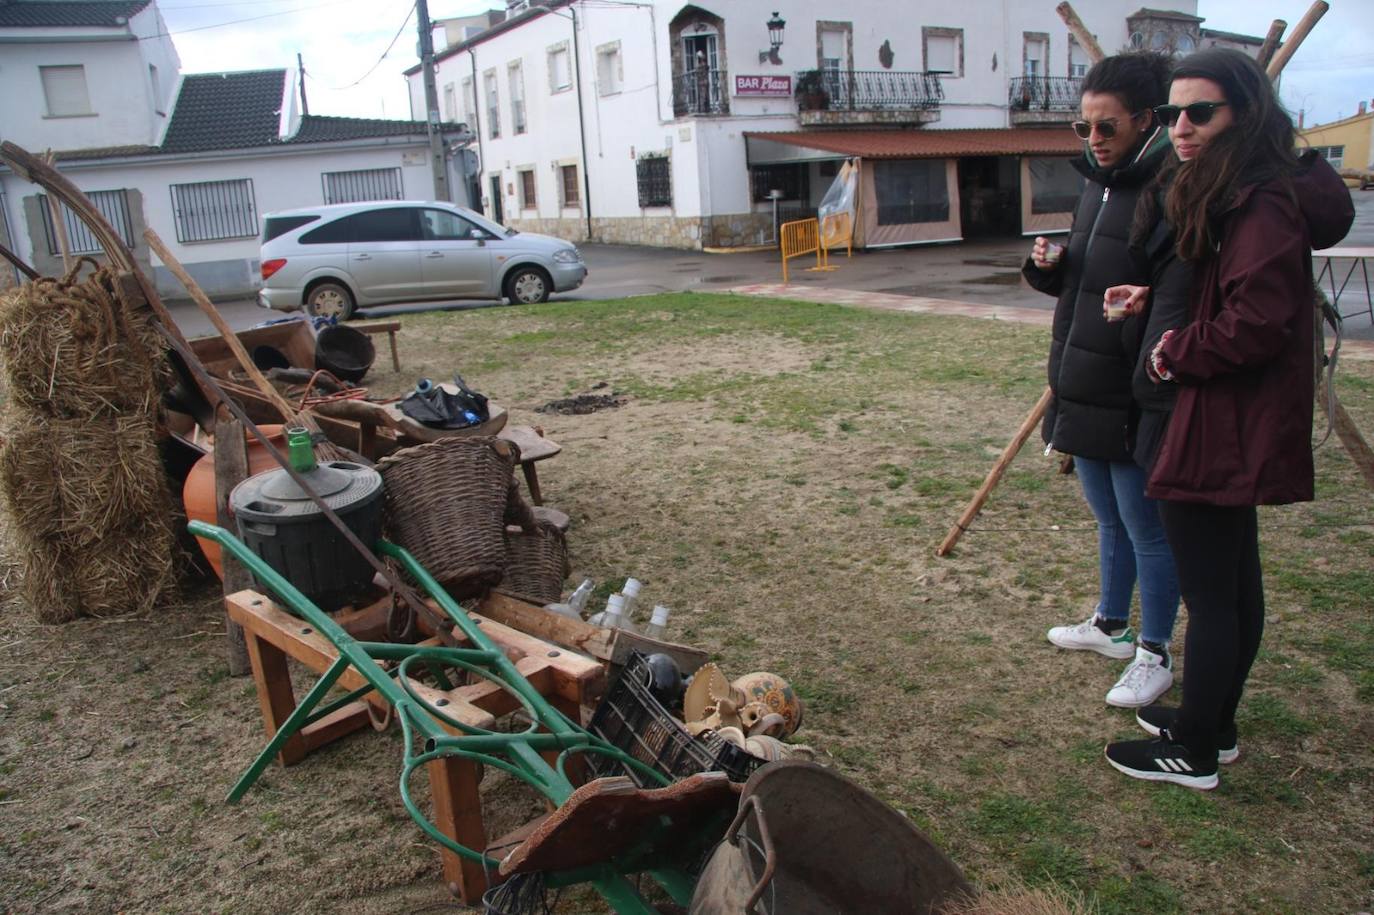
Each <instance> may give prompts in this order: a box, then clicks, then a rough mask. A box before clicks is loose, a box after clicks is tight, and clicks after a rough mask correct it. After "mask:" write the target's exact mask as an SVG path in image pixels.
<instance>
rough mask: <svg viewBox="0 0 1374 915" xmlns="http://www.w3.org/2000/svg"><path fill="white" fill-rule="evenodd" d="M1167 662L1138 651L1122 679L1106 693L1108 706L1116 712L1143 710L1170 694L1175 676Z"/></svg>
mask: <svg viewBox="0 0 1374 915" xmlns="http://www.w3.org/2000/svg"><path fill="white" fill-rule="evenodd" d="M1164 662H1165V659H1164V657H1163V656H1162V655H1157V654H1155V653H1154V652H1153V651H1150V650H1149V649H1148V648H1137V649H1136V650H1135V660H1134V661H1132V662H1131V663H1130V666H1128V667H1127V668H1126V672H1125V673H1123V674H1122V675H1121V679H1120V680H1117V681H1116V686H1113V687H1112V688H1111V689H1110V690H1108V691H1107V704H1108V705H1115V706H1116V707H1117V708H1141V707H1143V706H1146V705H1152V704H1154V701H1155V700H1156V699H1158V698H1159V697H1160V696H1162V695H1164V694H1165V693H1167V692H1168V691H1169V687H1171V686H1173V685H1174V672H1173V671H1172V670H1170V669H1169V668H1167V667H1165V666H1164Z"/></svg>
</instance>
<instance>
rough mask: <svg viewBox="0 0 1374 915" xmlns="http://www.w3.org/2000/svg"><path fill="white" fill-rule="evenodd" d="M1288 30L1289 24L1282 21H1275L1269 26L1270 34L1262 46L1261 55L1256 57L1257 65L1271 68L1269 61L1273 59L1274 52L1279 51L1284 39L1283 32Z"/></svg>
mask: <svg viewBox="0 0 1374 915" xmlns="http://www.w3.org/2000/svg"><path fill="white" fill-rule="evenodd" d="M1286 28H1288V23H1286V22H1284V21H1283V20H1282V19H1275V20H1274V21H1273V22H1272V23H1270V25H1269V34H1268V35H1265V36H1264V44H1262V45H1260V49H1259V53H1258V54H1256V55H1255V63H1257V64H1259V65H1260V66H1261V67H1267V66H1269V61H1270V60H1271V59H1273V57H1274V52H1275V51H1277V50H1278V49H1279V42H1280V41H1281V40H1282V39H1283V30H1284V29H1286Z"/></svg>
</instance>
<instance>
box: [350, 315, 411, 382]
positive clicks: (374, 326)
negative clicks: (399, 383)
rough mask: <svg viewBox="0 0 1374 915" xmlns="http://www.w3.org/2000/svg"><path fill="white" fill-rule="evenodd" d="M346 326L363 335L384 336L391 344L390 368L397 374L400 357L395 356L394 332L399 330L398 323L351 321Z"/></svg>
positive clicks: (399, 324) (399, 366)
mask: <svg viewBox="0 0 1374 915" xmlns="http://www.w3.org/2000/svg"><path fill="white" fill-rule="evenodd" d="M348 326H349V327H351V328H353V329H354V330H359V331H362V332H363V333H365V334H372V335H376V334H386V338H387V340H388V341H390V343H391V367H392V368H393V369H395V370H396V371H398V372H399V371H400V370H401V357H400V356H398V355H397V354H396V331H398V330H400V329H401V322H400V321H353V322H351V323H350V324H349V325H348Z"/></svg>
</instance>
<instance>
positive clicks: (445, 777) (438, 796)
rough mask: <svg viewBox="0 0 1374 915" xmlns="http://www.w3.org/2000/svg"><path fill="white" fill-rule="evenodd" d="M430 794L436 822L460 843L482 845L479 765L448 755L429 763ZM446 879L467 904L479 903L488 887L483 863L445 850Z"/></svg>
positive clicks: (484, 844)
mask: <svg viewBox="0 0 1374 915" xmlns="http://www.w3.org/2000/svg"><path fill="white" fill-rule="evenodd" d="M427 768H428V770H429V790H430V796H431V797H432V798H433V799H434V825H435V826H436V827H437V828H438V829H439V831H440V832H442V833H443V834H444V835H446V836H448V837H449V838H450V839H453V840H454V841H455V842H457V843H458V844H459V845H465V846H467V847H468V848H475V849H482V848H485V847H486V844H487V830H486V826H485V824H484V823H483V821H482V798H481V795H479V794H478V792H477V765H476V764H475V763H473V762H471V761H469V760H466V759H459V758H457V757H452V756H450V757H445V758H442V759H436V760H435V761H434V762H431V763H430V764H429V765H428V766H427ZM442 857H443V862H444V880H445V881H447V882H448V888H449V892H451V893H452V894H453V895H454V896H457V897H458V898H459V899H461V900H462V901H463V902H464V904H466V905H476V904H477V903H478V902H480V901H481V898H482V894H483V893H484V892H486V889H487V875H486V872H485V871H484V869H483V867H482V864H481V863H480V862H478V861H470V860H468V859H467V858H463V857H460V856H458V855H456V854H454V853H453V852H451V851H449V850H448V849H444V850H443V854H442Z"/></svg>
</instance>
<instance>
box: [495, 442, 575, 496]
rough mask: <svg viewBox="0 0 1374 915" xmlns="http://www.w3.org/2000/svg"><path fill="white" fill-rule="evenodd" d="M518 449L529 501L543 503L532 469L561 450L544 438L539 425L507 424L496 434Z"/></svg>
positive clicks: (557, 445)
mask: <svg viewBox="0 0 1374 915" xmlns="http://www.w3.org/2000/svg"><path fill="white" fill-rule="evenodd" d="M496 437H497V438H503V439H505V440H506V441H508V442H510V443H512V444H514V445H515V446H516V447H518V448H519V449H520V470H521V472H523V473H524V474H525V486H527V487H528V488H529V491H530V501H532V502H533V503H534V504H535V505H543V504H544V496H543V494H542V493H540V492H539V472H538V471H536V470H535V469H534V465H535V463H537V462H538V461H547V460H548V459H549V458H551V457H553V456H555V455H557V454H558V453H559V452H561V451H562V450H563V446H562V445H560V444H558V443H557V442H554V441H550V440H549V439H547V438H544V430H543V429H541V428H540V427H539V426H507V427H506V428H504V429H502V430H501V431H500V432H498V433H497V434H496Z"/></svg>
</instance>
